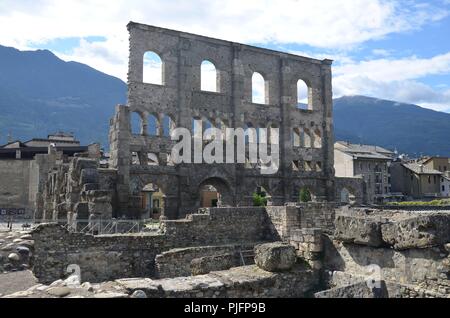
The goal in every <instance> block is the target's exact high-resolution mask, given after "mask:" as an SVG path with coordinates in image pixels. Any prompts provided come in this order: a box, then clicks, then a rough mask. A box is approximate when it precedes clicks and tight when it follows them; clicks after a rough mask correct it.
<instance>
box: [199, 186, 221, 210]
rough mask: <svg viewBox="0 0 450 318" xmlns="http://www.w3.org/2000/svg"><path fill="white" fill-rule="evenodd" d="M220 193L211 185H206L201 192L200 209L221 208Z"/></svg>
mask: <svg viewBox="0 0 450 318" xmlns="http://www.w3.org/2000/svg"><path fill="white" fill-rule="evenodd" d="M219 201H220V193H219V191H217V189H216V188H215V187H214V186H213V185H210V184H207V185H204V186H203V187H202V188H201V190H200V207H202V208H217V207H218V206H219Z"/></svg>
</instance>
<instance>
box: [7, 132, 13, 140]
mask: <svg viewBox="0 0 450 318" xmlns="http://www.w3.org/2000/svg"><path fill="white" fill-rule="evenodd" d="M13 141H14V140H13V138H12V135H11V131H9V132H8V140H7V142H8V143H10V142H13Z"/></svg>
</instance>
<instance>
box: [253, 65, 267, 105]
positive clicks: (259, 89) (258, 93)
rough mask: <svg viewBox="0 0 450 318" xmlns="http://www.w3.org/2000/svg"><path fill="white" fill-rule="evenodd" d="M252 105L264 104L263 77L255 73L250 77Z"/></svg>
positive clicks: (265, 99) (264, 88) (265, 98)
mask: <svg viewBox="0 0 450 318" xmlns="http://www.w3.org/2000/svg"><path fill="white" fill-rule="evenodd" d="M252 103H255V104H266V103H267V96H266V81H265V79H264V77H263V76H262V75H261V74H259V73H257V72H255V73H253V76H252Z"/></svg>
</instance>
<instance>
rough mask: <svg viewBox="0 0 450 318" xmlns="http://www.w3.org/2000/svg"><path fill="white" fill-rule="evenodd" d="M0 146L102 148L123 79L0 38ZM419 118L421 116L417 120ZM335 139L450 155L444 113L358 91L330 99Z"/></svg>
mask: <svg viewBox="0 0 450 318" xmlns="http://www.w3.org/2000/svg"><path fill="white" fill-rule="evenodd" d="M0 70H1V71H0V109H1V112H0V145H1V144H5V143H6V142H7V135H8V133H9V132H11V134H12V136H13V139H21V140H27V139H32V138H34V137H41V138H42V137H45V136H47V135H48V134H50V133H53V132H55V131H66V132H72V133H74V134H75V136H76V137H77V138H78V139H79V140H80V141H81V142H82V143H83V144H88V143H91V142H100V143H101V144H102V146H103V147H105V148H107V147H108V146H109V144H108V131H109V119H110V118H111V117H112V116H113V115H114V106H115V105H117V104H124V103H126V93H127V86H126V84H125V83H124V82H123V81H121V80H120V79H118V78H115V77H113V76H110V75H107V74H104V73H102V72H100V71H98V70H96V69H94V68H92V67H90V66H88V65H85V64H82V63H78V62H73V61H71V62H65V61H63V60H61V59H59V58H58V57H57V56H56V55H55V54H53V53H52V52H51V51H49V50H37V51H20V50H17V49H15V48H12V47H5V46H1V45H0ZM418 118H420V120H418ZM334 126H335V139H336V140H344V141H350V142H355V143H365V144H374V145H379V146H382V147H385V148H388V149H391V150H398V151H399V152H400V153H407V154H410V155H416V156H418V155H420V154H427V155H441V156H450V138H449V137H450V136H449V135H450V114H448V113H443V112H437V111H433V110H430V109H426V108H422V107H420V106H417V105H413V104H405V103H399V102H395V101H389V100H385V99H379V98H372V97H366V96H361V95H355V96H344V97H341V98H337V99H334Z"/></svg>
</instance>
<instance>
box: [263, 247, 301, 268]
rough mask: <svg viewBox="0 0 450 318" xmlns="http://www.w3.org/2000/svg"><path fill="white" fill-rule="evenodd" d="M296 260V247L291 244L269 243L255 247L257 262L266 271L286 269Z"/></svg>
mask: <svg viewBox="0 0 450 318" xmlns="http://www.w3.org/2000/svg"><path fill="white" fill-rule="evenodd" d="M296 261H297V255H296V253H295V248H294V247H293V246H291V245H288V244H284V243H268V244H261V245H258V246H256V247H255V263H256V265H258V267H260V268H262V269H264V270H266V271H269V272H279V271H286V270H289V269H291V268H292V267H293V266H294V264H295V263H296Z"/></svg>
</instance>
